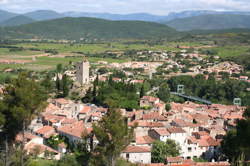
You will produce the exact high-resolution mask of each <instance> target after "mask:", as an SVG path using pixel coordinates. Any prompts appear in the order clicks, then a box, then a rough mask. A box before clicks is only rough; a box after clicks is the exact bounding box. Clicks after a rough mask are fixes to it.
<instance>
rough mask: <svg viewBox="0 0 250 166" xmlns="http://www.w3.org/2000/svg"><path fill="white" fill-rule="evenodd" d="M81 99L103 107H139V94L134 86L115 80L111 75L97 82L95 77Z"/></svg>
mask: <svg viewBox="0 0 250 166" xmlns="http://www.w3.org/2000/svg"><path fill="white" fill-rule="evenodd" d="M82 101H83V102H84V103H94V104H96V105H101V106H104V107H108V106H111V107H114V108H126V109H134V108H139V104H138V103H139V95H138V94H137V88H136V86H135V85H133V84H129V83H125V82H124V81H121V82H116V81H114V80H113V77H112V76H111V77H109V80H108V81H106V82H99V81H98V77H97V79H96V80H95V82H94V87H93V88H92V89H89V90H88V92H87V94H86V96H85V97H84V98H83V99H82Z"/></svg>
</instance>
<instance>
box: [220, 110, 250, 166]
mask: <svg viewBox="0 0 250 166" xmlns="http://www.w3.org/2000/svg"><path fill="white" fill-rule="evenodd" d="M243 116H244V119H241V120H238V121H237V125H236V129H233V130H230V131H229V132H228V133H227V135H226V136H225V137H224V138H223V141H222V145H221V147H222V151H223V153H224V154H225V155H226V156H227V157H228V158H229V159H230V161H231V163H232V165H246V166H247V165H249V160H250V141H249V138H250V106H248V107H247V109H246V111H245V113H244V114H243Z"/></svg>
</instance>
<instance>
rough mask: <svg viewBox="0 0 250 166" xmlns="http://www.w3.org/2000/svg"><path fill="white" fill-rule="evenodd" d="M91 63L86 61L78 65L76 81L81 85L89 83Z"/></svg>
mask: <svg viewBox="0 0 250 166" xmlns="http://www.w3.org/2000/svg"><path fill="white" fill-rule="evenodd" d="M89 66H90V65H89V61H87V60H86V59H84V60H83V61H82V62H78V63H77V64H76V80H77V82H79V83H80V84H81V85H83V84H88V83H89Z"/></svg>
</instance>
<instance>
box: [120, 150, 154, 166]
mask: <svg viewBox="0 0 250 166" xmlns="http://www.w3.org/2000/svg"><path fill="white" fill-rule="evenodd" d="M121 157H122V158H124V159H125V160H128V161H130V162H131V163H143V164H150V163H151V152H146V153H122V154H121Z"/></svg>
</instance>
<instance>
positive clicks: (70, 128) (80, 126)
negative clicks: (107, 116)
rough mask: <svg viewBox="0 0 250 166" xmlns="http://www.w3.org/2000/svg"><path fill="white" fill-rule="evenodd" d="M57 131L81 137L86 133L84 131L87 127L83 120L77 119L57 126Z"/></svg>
mask: <svg viewBox="0 0 250 166" xmlns="http://www.w3.org/2000/svg"><path fill="white" fill-rule="evenodd" d="M58 132H59V133H60V132H62V133H65V134H68V135H72V136H75V137H78V138H81V137H82V136H83V134H86V132H88V130H87V128H85V126H84V123H83V121H78V122H75V123H73V124H70V125H66V126H63V127H60V128H58Z"/></svg>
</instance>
